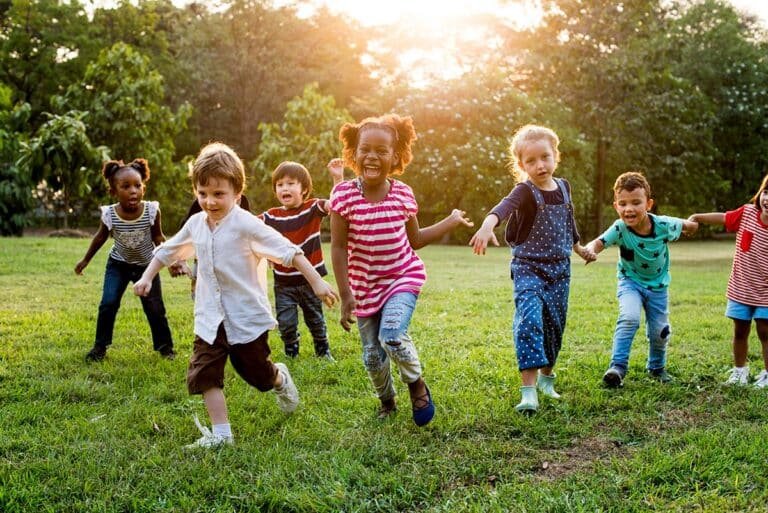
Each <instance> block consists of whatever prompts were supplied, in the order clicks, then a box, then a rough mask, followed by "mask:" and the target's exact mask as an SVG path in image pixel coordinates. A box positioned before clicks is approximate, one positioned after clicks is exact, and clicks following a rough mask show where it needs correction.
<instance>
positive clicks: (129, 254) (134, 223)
mask: <svg viewBox="0 0 768 513" xmlns="http://www.w3.org/2000/svg"><path fill="white" fill-rule="evenodd" d="M141 206H142V208H143V209H144V211H143V212H142V213H141V215H140V216H139V217H137V218H136V219H133V220H131V221H126V220H125V219H123V218H122V217H120V216H119V215H117V210H116V209H115V208H116V207H117V203H115V204H114V205H107V206H103V207H101V222H102V223H104V225H105V226H106V227H107V229H108V230H109V232H110V234H111V235H112V238H113V239H114V240H115V245H114V246H112V251H110V252H109V256H110V257H112V258H114V259H115V260H120V261H121V262H125V263H127V264H136V265H147V264H149V262H150V261H151V260H152V253H153V252H154V250H155V243H154V242H152V225H153V224H155V218H156V217H157V211H158V209H159V208H160V206H159V204H158V202H157V201H142V202H141Z"/></svg>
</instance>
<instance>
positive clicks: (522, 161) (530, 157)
mask: <svg viewBox="0 0 768 513" xmlns="http://www.w3.org/2000/svg"><path fill="white" fill-rule="evenodd" d="M517 165H518V166H519V167H520V169H521V170H522V171H523V172H524V173H525V174H526V175H528V178H529V179H530V180H531V182H533V184H534V185H535V186H536V187H538V188H539V189H544V190H552V189H553V188H554V187H556V184H555V182H554V180H552V175H553V174H554V173H555V168H556V167H557V153H556V152H555V150H554V148H552V144H551V143H550V142H549V140H547V139H536V140H533V141H529V142H526V143H525V144H524V146H523V147H522V149H521V150H520V155H519V156H518V162H517Z"/></svg>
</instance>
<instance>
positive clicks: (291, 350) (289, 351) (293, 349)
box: [285, 342, 299, 358]
mask: <svg viewBox="0 0 768 513" xmlns="http://www.w3.org/2000/svg"><path fill="white" fill-rule="evenodd" d="M285 356H287V357H288V358H296V357H297V356H299V343H298V342H294V343H293V344H285Z"/></svg>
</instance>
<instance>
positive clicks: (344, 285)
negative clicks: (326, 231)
mask: <svg viewBox="0 0 768 513" xmlns="http://www.w3.org/2000/svg"><path fill="white" fill-rule="evenodd" d="M348 232H349V223H348V222H347V220H346V219H344V218H343V217H341V216H340V215H339V214H337V213H336V212H331V263H332V264H333V275H334V276H335V277H336V287H337V288H338V289H339V296H340V297H341V315H340V319H339V322H340V323H341V326H342V328H344V329H345V330H347V331H349V330H350V327H351V325H352V323H353V322H354V321H355V316H354V312H355V307H356V306H357V305H356V304H355V298H354V296H353V295H352V289H351V288H350V287H349V276H348V275H347V272H348V265H349V262H348V261H347V233H348Z"/></svg>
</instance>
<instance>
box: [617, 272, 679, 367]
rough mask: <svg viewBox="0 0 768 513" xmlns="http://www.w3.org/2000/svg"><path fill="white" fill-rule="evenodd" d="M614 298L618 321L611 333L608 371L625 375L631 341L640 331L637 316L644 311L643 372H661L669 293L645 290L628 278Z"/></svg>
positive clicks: (664, 357) (669, 332) (664, 290)
mask: <svg viewBox="0 0 768 513" xmlns="http://www.w3.org/2000/svg"><path fill="white" fill-rule="evenodd" d="M616 297H617V298H618V299H619V318H618V320H617V321H616V330H615V331H614V332H613V356H612V357H611V367H617V368H619V369H622V370H623V371H625V372H626V370H627V367H628V365H629V351H630V349H632V340H633V339H634V338H635V333H637V330H638V329H639V328H640V313H641V312H642V310H645V335H646V337H647V339H648V343H649V344H650V347H649V348H648V363H647V364H646V369H648V370H656V369H662V368H664V366H665V365H666V363H667V343H668V342H669V336H670V334H671V331H670V326H669V308H668V289H667V288H664V289H661V290H648V289H647V288H646V287H644V286H643V285H640V284H639V283H637V282H635V281H634V280H630V279H627V278H624V279H620V280H619V284H618V289H617V292H616Z"/></svg>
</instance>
